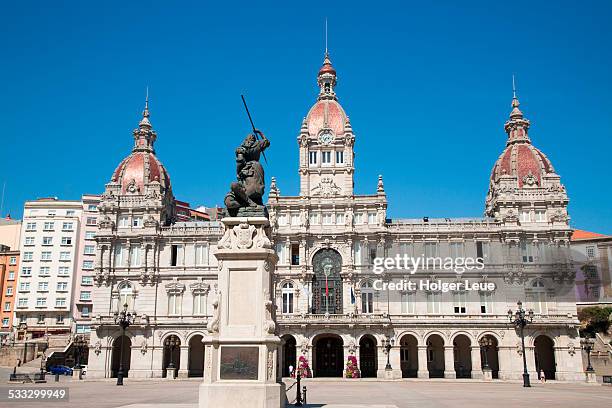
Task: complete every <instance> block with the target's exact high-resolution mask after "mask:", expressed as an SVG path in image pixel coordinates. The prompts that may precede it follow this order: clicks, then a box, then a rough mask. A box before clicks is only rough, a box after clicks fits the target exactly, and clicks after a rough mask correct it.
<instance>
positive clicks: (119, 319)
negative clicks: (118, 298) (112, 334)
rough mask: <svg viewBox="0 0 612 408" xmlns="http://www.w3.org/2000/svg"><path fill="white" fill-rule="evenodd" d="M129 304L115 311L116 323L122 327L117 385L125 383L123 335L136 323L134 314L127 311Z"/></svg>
mask: <svg viewBox="0 0 612 408" xmlns="http://www.w3.org/2000/svg"><path fill="white" fill-rule="evenodd" d="M127 309H128V304H127V303H126V304H124V305H123V310H122V311H121V312H119V313H118V312H115V324H117V325H119V326H120V327H121V351H120V352H119V371H118V372H117V385H123V337H124V336H125V329H127V328H128V327H130V325H131V324H132V323H134V317H136V316H135V315H134V314H132V313H130V312H128V311H127Z"/></svg>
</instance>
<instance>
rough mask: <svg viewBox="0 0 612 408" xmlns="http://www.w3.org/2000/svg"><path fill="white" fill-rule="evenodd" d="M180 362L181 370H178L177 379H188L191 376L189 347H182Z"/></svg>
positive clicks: (186, 345)
mask: <svg viewBox="0 0 612 408" xmlns="http://www.w3.org/2000/svg"><path fill="white" fill-rule="evenodd" d="M179 358H180V361H181V364H180V365H179V367H180V369H179V370H178V374H177V377H178V378H187V377H188V374H189V345H188V344H185V345H181V350H180V357H179Z"/></svg>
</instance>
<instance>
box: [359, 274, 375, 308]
mask: <svg viewBox="0 0 612 408" xmlns="http://www.w3.org/2000/svg"><path fill="white" fill-rule="evenodd" d="M361 313H374V289H373V288H372V282H369V281H368V282H365V283H364V284H363V285H361Z"/></svg>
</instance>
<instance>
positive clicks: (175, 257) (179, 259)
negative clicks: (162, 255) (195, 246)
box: [170, 245, 185, 266]
mask: <svg viewBox="0 0 612 408" xmlns="http://www.w3.org/2000/svg"><path fill="white" fill-rule="evenodd" d="M184 264H185V247H184V246H183V245H172V247H171V254H170V266H182V265H184Z"/></svg>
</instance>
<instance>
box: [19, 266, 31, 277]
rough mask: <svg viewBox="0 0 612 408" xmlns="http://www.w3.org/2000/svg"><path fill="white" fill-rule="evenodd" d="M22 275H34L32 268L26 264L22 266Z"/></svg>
mask: <svg viewBox="0 0 612 408" xmlns="http://www.w3.org/2000/svg"><path fill="white" fill-rule="evenodd" d="M21 276H32V268H31V267H29V266H27V267H26V266H24V267H22V268H21Z"/></svg>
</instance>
